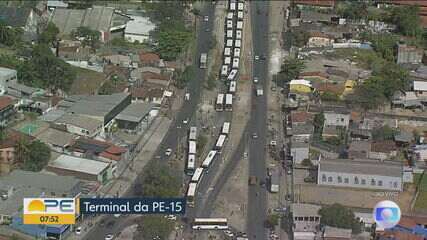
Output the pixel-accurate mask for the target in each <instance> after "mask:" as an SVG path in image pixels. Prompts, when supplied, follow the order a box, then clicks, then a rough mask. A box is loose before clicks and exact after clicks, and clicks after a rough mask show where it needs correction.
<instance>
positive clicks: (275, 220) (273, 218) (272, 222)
mask: <svg viewBox="0 0 427 240" xmlns="http://www.w3.org/2000/svg"><path fill="white" fill-rule="evenodd" d="M279 220H280V215H279V214H270V215H268V216H267V219H266V220H265V222H264V225H265V227H266V228H271V229H272V228H274V227H275V226H277V225H278V224H279Z"/></svg>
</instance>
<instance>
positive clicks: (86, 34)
mask: <svg viewBox="0 0 427 240" xmlns="http://www.w3.org/2000/svg"><path fill="white" fill-rule="evenodd" d="M71 35H72V36H74V37H75V38H77V39H81V41H82V44H83V46H89V47H91V48H92V49H95V48H97V47H98V45H99V42H100V41H99V39H100V37H101V33H100V32H99V31H96V30H92V29H90V28H88V27H78V28H77V29H76V31H73V32H72V33H71Z"/></svg>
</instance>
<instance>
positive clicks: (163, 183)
mask: <svg viewBox="0 0 427 240" xmlns="http://www.w3.org/2000/svg"><path fill="white" fill-rule="evenodd" d="M148 169H150V171H147V172H146V174H145V175H144V176H143V177H142V179H141V181H139V182H141V184H139V185H136V186H135V188H136V189H135V190H136V192H137V193H138V194H139V195H142V196H144V197H176V196H178V195H179V189H180V182H179V179H178V178H177V177H176V176H174V175H173V171H172V169H170V168H169V167H168V166H167V165H161V164H158V163H153V164H151V165H150V166H149V168H148Z"/></svg>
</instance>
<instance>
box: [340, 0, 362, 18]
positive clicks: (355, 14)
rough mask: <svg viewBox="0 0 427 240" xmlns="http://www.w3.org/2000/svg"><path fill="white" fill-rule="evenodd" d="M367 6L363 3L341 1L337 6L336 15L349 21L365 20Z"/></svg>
mask: <svg viewBox="0 0 427 240" xmlns="http://www.w3.org/2000/svg"><path fill="white" fill-rule="evenodd" d="M367 9H368V6H367V3H366V2H364V1H342V2H338V4H337V9H336V11H337V13H338V15H340V16H343V17H345V18H350V19H366V18H367V16H368V10H367Z"/></svg>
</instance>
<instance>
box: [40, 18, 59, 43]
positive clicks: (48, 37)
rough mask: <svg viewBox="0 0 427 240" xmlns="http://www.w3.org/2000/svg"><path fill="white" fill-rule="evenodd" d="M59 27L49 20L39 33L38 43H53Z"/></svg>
mask: <svg viewBox="0 0 427 240" xmlns="http://www.w3.org/2000/svg"><path fill="white" fill-rule="evenodd" d="M58 34H59V28H58V27H57V26H56V25H55V24H54V23H53V22H49V23H48V24H47V26H46V29H44V31H43V32H42V33H41V34H40V35H39V39H38V40H39V43H43V44H47V45H53V44H55V42H56V40H57V36H58Z"/></svg>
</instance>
